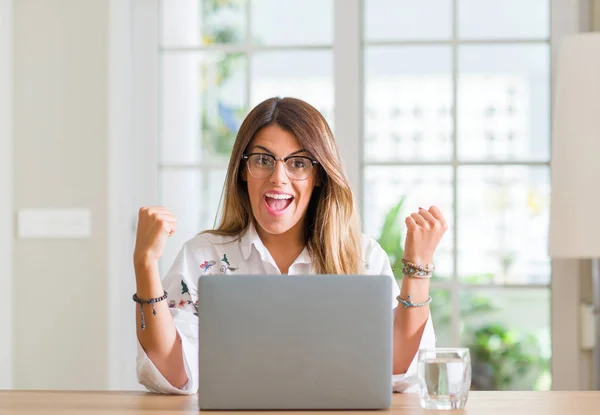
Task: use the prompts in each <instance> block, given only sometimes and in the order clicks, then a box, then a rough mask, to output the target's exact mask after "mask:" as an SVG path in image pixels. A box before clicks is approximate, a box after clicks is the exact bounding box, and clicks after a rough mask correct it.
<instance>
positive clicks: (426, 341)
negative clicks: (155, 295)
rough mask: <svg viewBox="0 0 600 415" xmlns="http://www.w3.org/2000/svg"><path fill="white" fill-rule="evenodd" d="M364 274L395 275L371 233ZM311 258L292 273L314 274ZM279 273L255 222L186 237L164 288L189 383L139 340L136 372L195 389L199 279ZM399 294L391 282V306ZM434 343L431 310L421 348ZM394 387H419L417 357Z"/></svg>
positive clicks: (167, 388) (159, 387)
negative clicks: (235, 232)
mask: <svg viewBox="0 0 600 415" xmlns="http://www.w3.org/2000/svg"><path fill="white" fill-rule="evenodd" d="M362 249H363V259H364V261H363V263H364V266H363V273H364V274H372V275H390V276H391V277H392V278H393V273H392V268H391V266H390V261H389V258H388V256H387V254H386V253H385V251H384V250H383V249H382V248H381V246H380V245H379V244H378V243H377V241H375V240H374V239H373V238H371V237H369V236H367V235H364V234H363V236H362ZM311 271H312V270H311V258H310V255H309V254H308V250H307V249H306V248H305V249H304V251H302V253H301V254H300V255H299V256H298V258H296V260H295V261H294V263H293V264H292V265H291V266H290V268H289V270H288V274H290V275H300V274H305V275H306V274H310V273H313V272H311ZM232 273H236V274H281V272H280V271H279V269H278V268H277V265H276V264H275V261H274V260H273V257H272V256H271V254H270V253H269V251H268V250H267V248H266V247H265V245H264V244H263V243H262V241H261V239H260V237H259V236H258V233H257V232H256V229H255V228H254V226H250V228H249V229H248V231H247V232H246V233H245V234H244V235H243V236H242V237H241V238H240V239H238V240H235V238H231V237H223V236H218V235H211V234H201V235H197V236H196V237H194V238H192V239H191V240H189V241H188V242H186V243H185V244H184V245H183V247H182V249H181V251H180V252H179V254H178V255H177V258H176V259H175V262H174V263H173V265H172V267H171V269H170V270H169V272H168V273H167V275H166V277H165V278H164V279H163V281H162V283H163V287H164V290H165V291H167V293H168V298H169V310H170V311H171V315H172V316H173V321H174V323H175V327H176V329H177V332H178V333H179V337H180V338H181V342H182V349H183V359H184V364H185V370H186V373H187V377H188V382H187V384H186V385H185V386H184V387H183V388H181V389H178V388H175V387H173V386H172V385H171V384H170V383H169V382H168V381H167V380H166V379H165V378H164V377H163V375H162V374H161V373H160V372H159V371H158V369H157V368H156V366H155V365H154V363H152V361H151V360H150V359H149V358H148V356H147V355H146V353H145V352H144V349H143V348H142V347H141V345H140V344H139V341H138V346H137V377H138V382H139V383H141V384H142V385H144V386H145V387H146V388H147V389H148V390H149V391H151V392H156V393H169V394H193V393H196V392H197V390H198V318H197V315H196V314H195V313H196V306H195V302H196V301H197V296H196V293H197V280H198V277H200V276H202V275H209V274H232ZM398 294H400V288H399V287H398V283H397V282H396V280H395V279H394V284H393V293H392V295H393V300H392V301H393V302H392V304H393V308H396V307H397V305H398V301H397V300H396V297H397V296H398ZM431 347H435V334H434V331H433V324H432V322H431V315H430V316H429V319H428V320H427V324H426V326H425V330H424V332H423V336H422V338H421V344H420V346H419V348H431ZM392 382H393V386H394V391H395V392H412V391H415V390H416V386H417V359H416V356H415V358H413V361H412V362H411V364H410V367H409V368H408V370H407V372H406V373H405V374H401V375H394V376H393V379H392Z"/></svg>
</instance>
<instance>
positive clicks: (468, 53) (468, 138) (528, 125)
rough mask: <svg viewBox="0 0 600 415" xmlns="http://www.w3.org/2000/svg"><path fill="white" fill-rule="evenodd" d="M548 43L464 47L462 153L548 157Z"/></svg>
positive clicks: (513, 157)
mask: <svg viewBox="0 0 600 415" xmlns="http://www.w3.org/2000/svg"><path fill="white" fill-rule="evenodd" d="M549 65H550V60H549V49H548V45H512V46H507V45H488V46H480V45H477V46H473V45H467V46H462V47H460V48H459V79H458V82H459V84H458V87H459V92H458V154H459V157H460V158H461V159H464V160H477V159H484V160H490V159H493V160H542V161H546V160H549V157H550V151H549V142H550V138H549V134H550V128H549V127H550V121H549V120H550V115H549V112H550V78H549Z"/></svg>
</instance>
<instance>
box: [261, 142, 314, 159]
mask: <svg viewBox="0 0 600 415" xmlns="http://www.w3.org/2000/svg"><path fill="white" fill-rule="evenodd" d="M255 148H260V149H261V150H264V151H266V152H267V153H269V154H270V155H272V156H274V155H275V153H273V152H272V151H271V150H269V149H268V148H266V147H263V146H259V145H256V146H254V147H252V149H253V150H254V149H255ZM300 153H308V151H306V150H304V149H303V148H301V149H300V150H296V151H294V152H293V153H291V154H288V155H287V156H286V157H290V156H294V155H296V154H300Z"/></svg>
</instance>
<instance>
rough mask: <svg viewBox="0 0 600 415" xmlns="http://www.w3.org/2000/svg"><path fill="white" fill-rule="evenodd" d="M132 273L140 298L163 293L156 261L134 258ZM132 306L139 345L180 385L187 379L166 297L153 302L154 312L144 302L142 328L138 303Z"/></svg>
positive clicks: (159, 295) (166, 377)
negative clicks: (143, 325)
mask: <svg viewBox="0 0 600 415" xmlns="http://www.w3.org/2000/svg"><path fill="white" fill-rule="evenodd" d="M135 274H136V285H137V295H138V297H139V298H141V299H148V298H156V297H161V296H162V295H163V293H164V291H163V287H162V284H161V281H160V276H159V271H158V263H156V262H154V263H145V262H143V261H139V262H138V261H136V263H135ZM135 306H136V307H135V313H136V332H137V338H138V340H139V342H140V344H141V346H142V348H143V349H144V350H145V352H146V354H147V355H148V358H149V359H150V360H152V362H153V363H154V365H155V366H156V368H157V369H158V370H159V371H160V373H161V374H162V375H163V376H164V377H165V379H166V380H167V381H168V382H169V383H170V384H171V385H173V386H174V387H176V388H181V387H183V386H184V385H185V384H186V383H187V381H188V378H187V375H186V373H185V366H184V363H183V350H182V346H181V340H180V339H179V336H178V334H177V330H176V329H175V324H174V323H173V318H172V317H171V313H170V311H169V307H168V303H167V301H160V302H158V303H155V304H154V309H155V310H156V315H154V314H153V313H152V307H151V306H150V305H149V304H144V305H143V307H144V318H145V323H146V327H145V330H142V328H141V324H142V319H141V313H140V305H139V304H136V305H135Z"/></svg>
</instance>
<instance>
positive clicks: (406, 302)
mask: <svg viewBox="0 0 600 415" xmlns="http://www.w3.org/2000/svg"><path fill="white" fill-rule="evenodd" d="M396 300H398V302H400V303H402V304H404V308H408V307H424V306H426V305H428V304H431V301H433V300H432V299H431V297H429V298H428V299H427V301H424V302H422V303H413V302H412V295H410V294H408V301H406V300H403V299H402V298H400V296H398V297H396Z"/></svg>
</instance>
